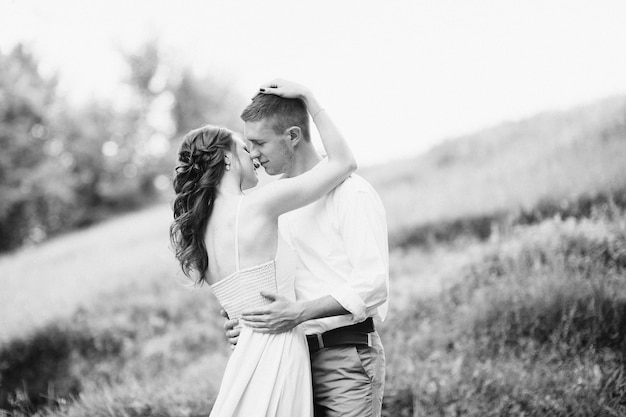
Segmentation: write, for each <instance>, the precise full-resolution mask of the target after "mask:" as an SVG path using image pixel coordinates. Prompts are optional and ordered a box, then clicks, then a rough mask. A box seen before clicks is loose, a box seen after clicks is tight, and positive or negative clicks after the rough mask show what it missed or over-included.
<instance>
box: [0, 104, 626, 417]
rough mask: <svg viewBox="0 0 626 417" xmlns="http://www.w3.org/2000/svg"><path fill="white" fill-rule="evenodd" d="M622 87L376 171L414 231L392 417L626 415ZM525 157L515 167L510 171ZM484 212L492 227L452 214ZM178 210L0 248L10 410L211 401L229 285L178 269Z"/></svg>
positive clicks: (408, 244)
mask: <svg viewBox="0 0 626 417" xmlns="http://www.w3.org/2000/svg"><path fill="white" fill-rule="evenodd" d="M623 102H624V101H623V100H622V101H619V100H617V101H615V100H613V101H609V102H608V104H606V103H601V104H600V105H599V107H598V106H591V107H589V108H588V109H587V110H585V109H583V110H576V111H574V112H573V113H572V114H558V115H557V116H556V119H554V118H551V117H547V118H546V117H540V118H539V119H537V120H535V121H534V122H532V123H531V122H530V121H529V122H520V123H519V124H514V125H513V126H512V127H511V126H509V128H508V129H507V128H506V126H504V127H500V128H496V129H495V130H494V131H493V132H491V133H487V134H485V135H482V136H481V135H478V136H477V137H476V138H474V139H471V138H470V139H465V140H464V142H463V143H460V144H458V145H459V147H454V146H452V144H450V145H446V146H445V147H444V148H439V149H435V150H434V151H433V153H431V154H428V155H426V156H424V157H422V158H421V159H420V160H421V161H422V162H423V166H419V167H418V168H416V169H414V170H411V169H409V168H407V169H405V168H403V167H402V166H401V164H395V165H389V166H388V169H387V170H383V169H382V168H381V170H379V171H377V170H374V171H369V172H364V176H366V177H367V178H369V179H370V180H372V182H373V183H374V184H375V185H376V186H377V187H378V189H379V190H381V196H382V197H383V200H384V203H385V205H386V207H387V209H388V214H389V217H390V223H393V224H394V225H395V226H394V229H393V231H392V233H393V234H392V236H390V238H391V240H392V241H395V242H400V241H399V240H398V239H397V238H396V236H397V235H398V234H401V233H408V236H413V238H412V239H405V240H403V241H402V242H404V243H403V244H395V245H394V246H393V247H392V250H391V254H390V263H391V271H390V272H391V275H390V281H391V294H390V298H391V309H390V314H389V317H388V320H387V321H386V322H385V323H384V324H383V325H382V326H381V337H382V340H383V343H384V344H385V346H386V352H387V381H386V394H385V400H384V415H385V416H388V417H392V416H393V417H396V416H552V415H554V416H622V415H626V211H625V204H623V203H622V202H624V201H626V187H624V185H625V183H626V179H625V177H624V175H623V174H622V171H623V169H622V171H620V170H619V169H618V168H619V167H620V166H621V167H624V166H626V163H625V161H626V113H620V111H621V110H619V109H624V107H620V106H622V103H623ZM616 103H617V104H616ZM607 106H608V107H607ZM602 108H603V109H605V111H600V110H598V109H602ZM616 109H617V110H616ZM618 110H619V111H618ZM568 115H569V116H568ZM555 120H556V121H555ZM581 120H583V121H582V122H581ZM555 125H556V126H561V128H562V129H564V128H567V129H566V130H565V132H561V133H559V134H558V135H557V134H556V133H555V132H556V131H557V130H558V129H557V130H555V129H556V128H555V129H552V130H551V128H550V129H549V128H547V127H546V126H555ZM524 126H525V127H524ZM518 130H519V131H530V132H535V133H536V135H537V137H538V139H536V141H537V143H538V144H539V145H538V144H535V145H532V146H534V147H535V149H536V150H537V153H535V154H533V155H534V156H529V155H526V154H524V157H523V158H522V157H520V158H518V159H519V160H520V162H519V166H518V165H515V164H514V161H515V158H513V157H512V156H511V155H519V154H520V152H521V150H520V149H522V148H523V149H526V148H524V146H531V144H526V145H524V143H526V142H528V141H530V139H529V140H525V139H523V138H522V139H516V140H513V144H511V143H510V141H509V140H507V139H506V138H508V137H509V136H510V137H515V138H517V137H518V136H516V135H514V134H513V133H511V132H516V131H518ZM558 131H559V132H560V130H558ZM507 132H508V133H507ZM537 132H539V133H537ZM541 132H543V133H541ZM546 132H547V133H546ZM581 132H582V133H581ZM602 132H605V133H602ZM606 132H608V133H606ZM540 133H541V134H544V136H541V134H540ZM583 133H584V134H583ZM509 134H510V135H509ZM507 135H509V136H507ZM498 136H499V137H502V138H503V142H502V143H498V142H497V141H496V137H498ZM583 136H584V138H585V140H584V141H583V142H581V140H582V139H580V138H581V137H583ZM572 137H574V139H572ZM555 138H556V139H555ZM465 141H469V142H468V143H471V144H473V145H471V146H470V145H468V144H467V143H465ZM518 142H519V143H518ZM553 142H554V143H553ZM533 143H534V142H533ZM540 145H541V146H540ZM496 146H500V147H501V149H497V148H494V147H496ZM516 146H517V147H521V148H520V149H516V148H515V147H516ZM511 147H513V148H514V150H513V151H511V150H510V149H511ZM472 149H473V151H472ZM485 149H490V151H489V152H491V155H492V156H491V157H488V156H489V154H488V153H487V156H484V155H483V152H486V151H485ZM538 149H545V150H546V152H545V154H544V153H541V152H539V151H538ZM572 149H574V150H573V151H572ZM444 154H445V155H447V157H446V158H447V159H446V158H443V160H446V161H447V162H445V163H444V164H443V166H442V165H441V162H439V165H437V164H435V166H431V168H428V163H431V162H432V161H441V158H442V156H441V155H444ZM461 155H465V156H466V157H461ZM480 155H483V156H480ZM498 155H502V158H501V159H502V161H500V162H491V161H492V160H493V159H498V158H496V157H495V156H498ZM506 155H509V156H506ZM480 158H485V159H484V160H483V161H482V162H480ZM429 161H430V162H429ZM533 161H535V162H533ZM536 161H541V162H536ZM550 161H552V162H550ZM468 164H469V165H468ZM524 164H526V168H524V166H523V165H524ZM481 165H482V166H483V168H484V169H485V170H486V171H490V170H492V171H491V173H488V172H487V173H485V172H482V173H481V172H480V171H481V169H480V166H481ZM507 165H508V166H510V168H511V170H512V171H513V172H514V173H515V174H514V175H513V174H510V175H501V176H500V177H501V178H499V174H498V173H502V172H504V171H505V170H506V166H507ZM538 166H541V167H545V166H553V167H554V168H553V169H554V171H550V170H548V169H547V168H546V169H543V168H541V169H540V168H537V167H538ZM494 167H495V168H494ZM605 167H606V168H605ZM394 170H395V174H394V175H396V177H395V178H396V181H395V182H394V180H393V178H394V176H393V175H391V174H390V172H391V171H394ZM442 170H443V171H445V172H442ZM550 172H559V173H560V174H559V175H558V176H555V175H551V174H550ZM583 177H584V178H585V181H579V179H580V178H583ZM429 178H430V179H429ZM488 178H491V179H490V180H488ZM568 178H570V179H569V180H568ZM572 178H574V179H573V180H572ZM499 179H500V180H501V181H502V184H504V185H502V184H500V185H498V186H497V187H496V186H495V185H494V184H496V183H498V180H499ZM515 179H517V181H516V180H515ZM551 181H552V182H551ZM533 182H534V183H536V185H537V186H536V187H533V186H531V184H533ZM570 183H571V184H572V185H571V187H570V186H566V185H564V184H570ZM394 184H395V185H397V188H395V189H393V188H392V185H394ZM411 184H412V185H411ZM551 184H552V185H551ZM498 187H499V188H498ZM551 187H552V188H551ZM497 189H506V193H507V196H508V197H503V200H502V201H503V202H504V203H502V204H501V203H498V201H499V200H498V198H496V197H494V198H493V199H491V198H489V197H490V196H491V195H492V194H493V195H494V196H495V195H496V194H497V193H496V190H497ZM551 189H553V190H555V191H554V192H553V193H552V194H551V195H546V193H548V194H550V190H551ZM406 190H412V191H411V192H408V193H404V191H406ZM442 190H450V191H452V192H442ZM511 196H517V197H516V198H513V197H511ZM460 197H463V198H460ZM402 198H404V200H402ZM431 199H432V200H435V201H434V202H433V203H432V204H433V205H432V207H431V208H430V209H424V210H423V211H422V208H424V207H426V206H425V205H424V204H431V203H430V202H428V201H426V200H431ZM511 199H512V200H511ZM460 200H464V201H465V202H466V203H467V204H458V202H459V201H460ZM416 201H423V202H424V203H423V204H422V205H421V206H415V205H414V204H415V202H416ZM444 207H445V208H444ZM546 208H549V210H548V209H546ZM439 209H441V210H439ZM437 213H438V214H437ZM403 214H406V215H404V216H403V217H402V219H403V220H399V218H400V217H399V216H401V215H403ZM477 214H478V215H481V216H484V218H485V219H487V222H486V223H485V224H486V225H487V229H488V230H487V232H486V233H482V232H477V230H482V229H477V228H472V227H468V228H464V229H462V230H461V232H459V231H458V230H457V227H458V225H455V224H454V223H450V220H455V219H465V218H471V216H473V215H477ZM502 219H507V220H506V222H505V224H506V227H503V228H499V229H498V228H494V227H493V224H500V223H498V222H501V221H502ZM169 221H170V211H169V208H168V207H167V206H157V207H154V208H151V209H149V210H145V211H142V212H139V213H133V214H129V215H126V216H123V217H120V218H118V219H113V220H111V221H109V222H106V223H103V224H100V225H98V226H96V227H93V228H90V229H87V230H83V231H79V232H76V233H72V234H69V235H66V236H62V237H59V238H57V239H54V240H51V241H48V242H45V243H44V244H41V245H40V246H37V247H32V248H27V249H25V250H23V251H20V252H17V253H14V254H10V255H5V256H3V257H1V258H0V284H2V292H1V293H0V408H3V409H5V410H6V411H5V413H6V414H9V413H11V414H13V415H16V416H21V415H40V416H86V415H88V416H154V415H159V416H205V415H208V413H209V411H210V408H211V404H212V401H213V398H214V396H215V394H216V392H217V389H218V386H219V382H220V379H221V374H222V372H223V369H224V366H225V363H226V360H227V358H228V355H229V352H230V349H229V347H228V346H227V343H226V340H225V337H224V335H223V332H222V331H221V322H222V320H221V318H220V317H219V314H218V310H219V306H218V305H217V302H216V300H215V298H214V297H213V295H212V294H211V293H210V291H209V290H208V289H206V288H189V287H187V286H185V281H184V280H183V278H182V277H181V274H180V273H179V272H178V269H177V265H176V263H175V260H174V258H173V255H172V254H171V252H170V251H169V249H168V235H167V227H168V225H169ZM481 227H482V226H481ZM432 230H436V231H437V233H433V232H432ZM407 231H408V232H407ZM411 233H413V235H411ZM423 233H431V238H429V239H427V240H420V238H419V236H417V237H416V235H419V234H423ZM394 239H395V240H394ZM424 242H427V244H424ZM0 415H2V413H1V412H0Z"/></svg>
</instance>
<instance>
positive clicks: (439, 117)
mask: <svg viewBox="0 0 626 417" xmlns="http://www.w3.org/2000/svg"><path fill="white" fill-rule="evenodd" d="M624 22H626V2H624V1H623V0H614V1H610V0H594V1H588V0H525V1H518V0H480V1H479V0H463V1H460V0H457V1H453V0H437V1H426V0H397V1H396V0H389V1H385V2H382V1H369V0H316V1H307V2H300V1H293V0H278V1H258V0H240V1H234V0H233V1H226V0H224V1H216V0H178V1H157V0H146V1H138V0H106V1H84V0H83V1H80V0H77V1H70V0H55V1H49V0H40V1H36V0H30V1H29V0H0V50H2V51H3V52H7V51H8V48H10V47H11V46H13V45H14V44H15V43H16V42H19V41H25V42H27V43H28V44H30V45H32V46H33V48H34V51H35V53H36V54H37V56H38V57H39V58H40V59H41V60H42V64H43V65H44V68H45V69H46V70H48V71H59V72H60V74H61V77H62V78H61V81H62V83H63V84H62V86H63V88H64V89H65V90H66V91H68V93H69V94H71V95H72V96H73V97H76V98H77V100H80V99H81V98H85V97H88V96H89V95H96V96H100V97H103V96H107V95H110V94H115V91H116V88H115V87H116V83H117V82H118V81H119V79H120V77H121V68H122V65H121V61H120V56H119V53H118V52H117V51H118V50H119V48H120V47H121V48H123V49H132V48H133V47H134V46H136V45H138V44H140V43H141V42H142V40H144V39H147V38H150V37H158V39H160V40H161V41H162V42H163V44H164V46H165V47H166V50H168V51H170V53H171V54H172V56H173V57H175V58H176V59H178V60H180V61H181V62H185V63H187V64H189V65H192V66H193V67H194V68H195V69H196V70H197V71H204V72H208V73H211V74H215V75H216V77H218V78H219V79H222V80H224V81H225V82H229V83H232V85H233V88H237V89H240V91H241V92H242V94H244V96H245V97H249V96H251V95H252V92H253V91H255V89H256V88H257V86H258V85H259V84H260V83H261V82H265V81H268V80H270V79H272V78H274V77H283V78H289V79H292V80H294V81H299V82H302V83H304V84H306V85H308V86H310V87H311V89H312V90H313V91H314V92H315V93H316V95H317V96H318V98H319V99H320V101H321V102H322V104H323V105H324V107H326V108H327V109H328V110H329V112H331V114H332V115H333V117H334V119H335V120H336V122H337V124H338V125H339V126H340V128H341V130H342V131H343V132H344V134H345V136H346V137H348V138H349V140H350V142H351V144H352V146H353V148H354V150H355V153H356V155H357V158H358V159H359V162H360V163H361V165H367V164H372V163H377V162H384V161H388V160H391V159H398V158H404V157H407V156H411V155H415V154H418V153H420V152H423V151H425V150H427V149H428V148H430V147H432V146H433V145H434V144H436V143H437V142H438V141H441V140H442V139H446V138H449V137H453V136H457V135H461V134H465V133H471V132H472V131H475V130H478V129H481V128H483V127H487V126H490V125H494V124H497V123H499V122H501V121H505V120H516V119H520V118H523V117H526V116H529V115H532V114H535V113H537V112H540V111H543V110H552V109H562V108H568V107H571V106H574V105H578V104H582V103H585V102H588V101H592V100H595V99H598V98H602V97H605V96H608V95H614V94H625V93H626V24H625V23H624ZM243 104H245V103H243Z"/></svg>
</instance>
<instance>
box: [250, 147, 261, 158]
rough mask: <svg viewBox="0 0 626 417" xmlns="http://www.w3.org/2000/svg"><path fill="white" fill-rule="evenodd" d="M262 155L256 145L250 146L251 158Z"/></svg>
mask: <svg viewBox="0 0 626 417" xmlns="http://www.w3.org/2000/svg"><path fill="white" fill-rule="evenodd" d="M260 156H261V152H259V150H258V149H257V148H256V146H251V147H250V158H252V159H259V157H260Z"/></svg>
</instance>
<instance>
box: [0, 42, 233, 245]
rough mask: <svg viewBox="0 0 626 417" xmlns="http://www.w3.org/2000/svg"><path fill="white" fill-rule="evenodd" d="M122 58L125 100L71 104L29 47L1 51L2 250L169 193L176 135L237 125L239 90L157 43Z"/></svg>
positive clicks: (40, 238) (0, 180)
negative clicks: (196, 70)
mask: <svg viewBox="0 0 626 417" xmlns="http://www.w3.org/2000/svg"><path fill="white" fill-rule="evenodd" d="M124 59H125V62H126V63H127V65H128V76H127V78H126V80H124V81H125V82H124V83H122V82H120V94H124V97H125V98H127V99H126V100H123V102H124V104H123V105H120V104H119V101H120V100H117V102H115V101H114V100H113V99H111V100H109V101H102V100H100V101H95V100H93V101H91V102H87V103H84V104H82V105H81V106H80V107H77V106H76V105H71V104H70V103H69V102H68V101H67V100H66V99H65V98H64V97H62V96H60V95H59V93H58V89H57V81H56V77H54V76H53V77H48V76H44V75H42V73H41V72H40V70H39V63H38V61H37V58H36V57H35V56H34V55H33V54H32V53H31V52H29V51H28V50H27V48H26V47H24V46H22V45H17V46H15V47H14V48H13V50H11V51H10V52H9V53H7V54H3V53H2V52H0V251H6V250H11V249H14V248H16V247H19V246H21V245H23V244H25V243H33V242H34V243H36V242H39V241H41V240H43V239H45V238H46V237H48V236H50V235H54V234H57V233H59V232H62V231H66V230H70V229H72V228H76V227H81V226H84V225H88V224H91V223H93V222H96V221H98V220H101V219H103V218H106V217H108V216H111V215H113V214H115V213H119V212H120V211H123V210H129V209H133V208H137V207H139V206H142V205H145V204H147V203H150V202H152V201H154V200H155V199H156V198H159V197H160V196H162V195H163V191H164V190H167V189H168V186H169V181H168V179H169V176H170V173H171V171H172V168H173V164H174V153H175V150H176V147H177V142H178V140H179V138H180V137H181V135H183V134H184V133H185V132H186V131H188V130H190V129H192V128H195V127H197V126H199V125H201V124H204V123H214V124H222V125H226V126H229V127H231V128H232V127H233V126H236V124H235V123H237V115H238V113H239V112H238V110H239V109H238V108H236V106H235V105H234V104H233V103H235V102H236V101H237V98H236V96H235V95H233V93H232V92H231V91H230V90H228V89H227V88H226V87H224V86H220V85H219V84H218V82H217V81H216V80H214V79H213V78H212V77H210V76H206V77H196V76H195V75H193V73H192V72H191V71H190V70H189V69H187V68H178V67H175V66H173V65H171V64H170V63H168V62H167V61H166V60H165V59H164V58H163V56H162V53H161V51H160V47H159V44H158V42H157V41H149V42H147V43H145V44H144V45H142V46H140V47H139V48H138V49H137V50H135V51H131V52H127V53H125V54H124Z"/></svg>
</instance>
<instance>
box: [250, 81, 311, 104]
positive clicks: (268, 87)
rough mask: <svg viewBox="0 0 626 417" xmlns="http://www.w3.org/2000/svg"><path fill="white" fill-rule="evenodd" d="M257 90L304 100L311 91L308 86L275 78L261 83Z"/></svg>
mask: <svg viewBox="0 0 626 417" xmlns="http://www.w3.org/2000/svg"><path fill="white" fill-rule="evenodd" d="M259 91H260V92H261V93H262V94H275V95H277V96H280V97H284V98H299V99H301V100H304V99H305V98H307V97H308V96H309V95H310V94H311V92H310V91H309V89H308V88H306V87H305V86H303V85H300V84H298V83H294V82H293V81H289V80H283V79H282V78H276V79H274V80H272V81H270V82H268V83H265V84H263V85H261V88H259Z"/></svg>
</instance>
